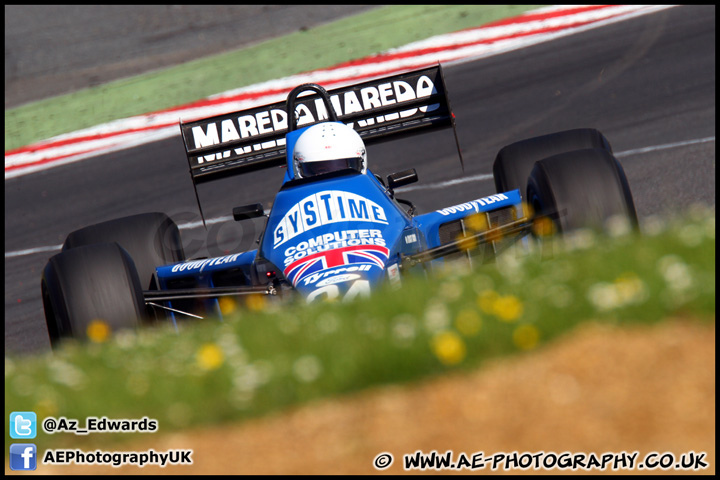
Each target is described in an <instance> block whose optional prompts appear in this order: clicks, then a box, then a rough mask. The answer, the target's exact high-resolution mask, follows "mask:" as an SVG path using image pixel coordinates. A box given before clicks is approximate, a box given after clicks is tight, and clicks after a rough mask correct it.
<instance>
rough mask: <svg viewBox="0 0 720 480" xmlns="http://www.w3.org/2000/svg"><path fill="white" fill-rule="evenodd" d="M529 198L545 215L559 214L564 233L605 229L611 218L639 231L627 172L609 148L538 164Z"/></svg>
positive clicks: (533, 173) (560, 227) (557, 222)
mask: <svg viewBox="0 0 720 480" xmlns="http://www.w3.org/2000/svg"><path fill="white" fill-rule="evenodd" d="M527 199H528V203H529V204H530V205H532V207H533V208H534V210H535V212H538V213H540V214H541V215H542V214H552V213H553V212H557V213H558V216H557V218H556V219H555V225H556V227H557V229H558V230H559V231H560V233H568V232H570V231H573V230H577V229H583V228H591V229H595V230H603V229H604V228H605V227H606V223H607V221H608V220H609V219H610V218H611V217H618V216H619V217H620V218H622V219H625V220H626V221H627V222H628V223H629V225H630V227H631V228H632V229H634V230H637V229H638V219H637V213H636V211H635V204H634V201H633V198H632V194H631V192H630V186H629V184H628V181H627V177H626V176H625V171H624V170H623V168H622V165H620V162H618V160H617V159H616V158H615V157H614V156H613V155H612V154H611V153H610V152H608V151H607V150H605V149H597V148H595V149H584V150H576V151H572V152H567V153H562V154H559V155H554V156H552V157H549V158H546V159H544V160H540V161H538V162H536V163H535V166H534V167H533V169H532V171H531V173H530V178H529V180H528V185H527Z"/></svg>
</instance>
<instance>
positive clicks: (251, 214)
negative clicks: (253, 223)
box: [233, 203, 265, 222]
mask: <svg viewBox="0 0 720 480" xmlns="http://www.w3.org/2000/svg"><path fill="white" fill-rule="evenodd" d="M263 215H265V210H264V209H263V206H262V203H254V204H252V205H243V206H242V207H235V208H233V218H234V219H235V221H237V222H239V221H241V220H247V219H249V218H257V217H262V216H263Z"/></svg>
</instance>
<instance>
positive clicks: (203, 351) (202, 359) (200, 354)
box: [195, 343, 225, 370]
mask: <svg viewBox="0 0 720 480" xmlns="http://www.w3.org/2000/svg"><path fill="white" fill-rule="evenodd" d="M195 360H196V361H197V364H198V365H199V366H200V368H202V369H203V370H215V369H216V368H219V367H220V366H221V365H222V364H223V361H224V360H225V355H224V354H223V351H222V349H221V348H220V347H218V346H217V345H215V344H214V343H205V344H203V346H202V347H200V349H199V350H198V351H197V354H196V355H195Z"/></svg>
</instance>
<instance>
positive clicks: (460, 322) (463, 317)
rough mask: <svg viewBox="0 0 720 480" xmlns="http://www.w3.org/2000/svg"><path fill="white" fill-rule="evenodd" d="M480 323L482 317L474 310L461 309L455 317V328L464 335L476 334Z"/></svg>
mask: <svg viewBox="0 0 720 480" xmlns="http://www.w3.org/2000/svg"><path fill="white" fill-rule="evenodd" d="M481 325H482V319H481V318H480V314H479V313H478V312H477V311H476V310H472V309H466V310H461V311H460V312H458V314H457V317H455V328H457V329H458V331H459V332H460V333H462V334H463V335H465V336H466V337H472V336H473V335H477V334H478V332H479V331H480V327H481Z"/></svg>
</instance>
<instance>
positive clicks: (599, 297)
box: [587, 282, 620, 311]
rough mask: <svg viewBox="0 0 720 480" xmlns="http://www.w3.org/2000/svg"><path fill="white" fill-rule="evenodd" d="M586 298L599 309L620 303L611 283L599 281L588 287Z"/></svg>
mask: <svg viewBox="0 0 720 480" xmlns="http://www.w3.org/2000/svg"><path fill="white" fill-rule="evenodd" d="M587 298H588V300H590V303H592V304H593V305H594V306H595V308H597V309H598V310H600V311H605V310H611V309H613V308H616V307H618V306H619V305H620V297H619V295H618V292H617V290H616V289H615V286H614V285H613V284H611V283H606V282H599V283H596V284H594V285H592V286H591V287H590V289H589V290H588V294H587Z"/></svg>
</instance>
